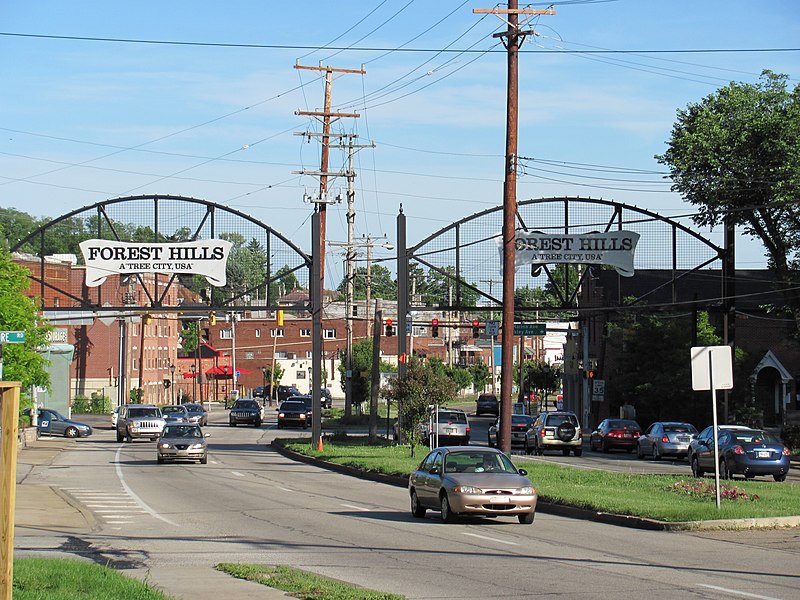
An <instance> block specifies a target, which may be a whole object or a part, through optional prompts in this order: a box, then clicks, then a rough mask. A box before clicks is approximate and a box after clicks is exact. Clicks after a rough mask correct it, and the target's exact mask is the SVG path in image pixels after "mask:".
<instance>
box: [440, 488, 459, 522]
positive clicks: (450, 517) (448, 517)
mask: <svg viewBox="0 0 800 600" xmlns="http://www.w3.org/2000/svg"><path fill="white" fill-rule="evenodd" d="M442 521H444V522H445V523H455V522H456V515H455V513H454V512H453V511H452V510H450V501H449V500H448V499H447V494H442Z"/></svg>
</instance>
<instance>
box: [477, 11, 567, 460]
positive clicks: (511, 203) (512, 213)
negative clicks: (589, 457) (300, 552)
mask: <svg viewBox="0 0 800 600" xmlns="http://www.w3.org/2000/svg"><path fill="white" fill-rule="evenodd" d="M472 12H473V13H477V14H494V15H497V16H498V17H499V18H500V19H501V20H503V21H504V22H505V23H506V24H507V25H508V29H507V30H506V31H504V32H500V33H496V34H494V37H499V38H500V39H502V41H503V45H504V46H505V47H506V50H507V73H508V80H507V87H508V89H507V98H506V160H505V183H504V185H503V340H502V344H503V350H502V353H503V364H502V365H501V366H500V378H501V381H500V396H501V402H500V440H499V444H498V445H499V446H500V449H501V450H503V452H511V390H512V384H513V372H514V371H513V369H514V365H513V363H512V361H513V356H514V341H513V334H514V261H515V259H516V252H515V248H514V238H515V219H516V215H517V132H518V125H519V123H518V110H519V86H518V83H519V47H520V44H521V43H522V41H523V40H524V39H525V36H527V35H528V34H530V33H532V30H522V29H520V24H519V15H528V16H527V17H526V18H525V20H524V21H523V24H525V23H527V22H528V21H529V20H530V19H532V18H533V17H534V16H535V15H554V14H556V11H555V10H553V9H549V8H548V9H544V10H538V9H529V8H523V9H520V8H518V2H517V0H509V1H508V8H475V9H473V11H472ZM501 15H506V16H507V17H508V18H507V19H506V18H504V17H503V16H501Z"/></svg>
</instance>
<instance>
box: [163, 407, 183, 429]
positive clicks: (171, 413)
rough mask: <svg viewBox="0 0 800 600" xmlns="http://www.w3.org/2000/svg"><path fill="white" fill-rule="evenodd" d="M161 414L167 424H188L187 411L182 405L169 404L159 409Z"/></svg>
mask: <svg viewBox="0 0 800 600" xmlns="http://www.w3.org/2000/svg"><path fill="white" fill-rule="evenodd" d="M161 414H162V415H164V421H166V422H167V424H169V423H188V422H189V411H188V410H187V408H186V406H185V405H183V404H169V405H167V406H162V407H161Z"/></svg>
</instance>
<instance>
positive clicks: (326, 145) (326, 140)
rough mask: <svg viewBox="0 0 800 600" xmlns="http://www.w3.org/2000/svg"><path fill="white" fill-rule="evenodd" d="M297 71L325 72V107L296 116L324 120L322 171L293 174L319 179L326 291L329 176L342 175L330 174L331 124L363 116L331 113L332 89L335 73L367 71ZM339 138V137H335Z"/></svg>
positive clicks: (317, 200) (318, 208) (321, 256)
mask: <svg viewBox="0 0 800 600" xmlns="http://www.w3.org/2000/svg"><path fill="white" fill-rule="evenodd" d="M294 68H295V69H308V70H312V71H324V72H325V105H324V108H323V110H322V111H321V112H320V111H302V110H296V111H295V113H294V114H296V115H304V116H311V117H317V118H321V119H322V158H321V160H320V169H319V171H318V172H308V171H293V173H298V174H302V175H314V176H317V177H319V196H318V197H316V198H314V199H312V200H313V201H314V203H315V204H316V206H315V212H319V233H320V235H319V240H318V244H319V248H318V256H319V260H320V277H321V278H322V280H321V283H320V285H321V288H322V289H323V290H324V289H325V285H324V278H325V267H324V265H325V230H326V221H327V214H326V208H327V205H328V204H329V203H330V201H329V200H328V176H329V175H333V176H337V175H341V174H340V173H329V172H328V155H329V152H330V138H331V137H332V136H331V123H332V122H333V121H334V120H337V119H341V118H344V117H351V118H358V117H360V116H361V115H359V114H358V113H334V112H331V92H332V90H331V88H332V86H333V74H334V73H360V74H361V75H363V74H365V73H366V71H365V70H364V69H363V68H362V69H334V68H333V67H323V66H322V65H320V66H318V67H310V66H303V65H295V66H294ZM305 135H307V136H308V137H311V136H312V135H316V134H311V133H306V134H305ZM334 137H337V136H334Z"/></svg>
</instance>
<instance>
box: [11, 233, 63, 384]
mask: <svg viewBox="0 0 800 600" xmlns="http://www.w3.org/2000/svg"><path fill="white" fill-rule="evenodd" d="M29 276H30V273H29V272H28V270H27V269H25V268H23V267H20V266H19V265H17V264H15V263H14V262H13V260H12V258H11V253H10V252H9V251H8V250H7V249H5V248H2V247H0V330H3V331H24V332H25V342H24V343H22V344H4V345H3V379H5V380H6V381H19V382H20V384H21V387H22V389H23V391H24V390H27V389H29V388H30V387H31V386H32V385H38V386H45V387H49V386H50V375H49V373H48V372H47V370H46V365H47V359H46V358H45V357H44V355H42V354H40V353H39V352H37V348H41V347H44V346H47V345H48V342H47V332H48V331H51V330H52V327H51V326H50V325H49V324H47V323H46V322H45V321H44V320H43V319H42V318H41V317H40V316H39V314H38V313H37V311H36V305H35V304H34V301H33V300H31V299H30V298H28V297H27V296H25V295H24V294H23V292H24V291H25V290H26V289H27V288H28V285H29V284H30V280H29V279H28V278H29Z"/></svg>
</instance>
